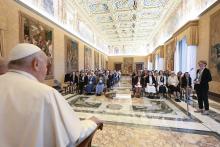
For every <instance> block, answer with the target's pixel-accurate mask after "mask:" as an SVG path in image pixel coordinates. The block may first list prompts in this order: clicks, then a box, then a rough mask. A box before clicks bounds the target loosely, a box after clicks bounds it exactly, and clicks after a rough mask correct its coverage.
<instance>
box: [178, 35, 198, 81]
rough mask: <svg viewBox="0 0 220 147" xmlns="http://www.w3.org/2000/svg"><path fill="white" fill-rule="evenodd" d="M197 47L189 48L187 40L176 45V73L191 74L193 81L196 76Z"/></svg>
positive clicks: (184, 39)
mask: <svg viewBox="0 0 220 147" xmlns="http://www.w3.org/2000/svg"><path fill="white" fill-rule="evenodd" d="M196 53H197V46H187V42H186V38H185V37H184V38H183V39H182V40H181V41H179V42H177V44H176V51H175V55H174V71H175V72H176V73H177V72H178V71H182V72H183V73H184V72H189V73H190V75H191V77H192V79H194V78H195V76H196Z"/></svg>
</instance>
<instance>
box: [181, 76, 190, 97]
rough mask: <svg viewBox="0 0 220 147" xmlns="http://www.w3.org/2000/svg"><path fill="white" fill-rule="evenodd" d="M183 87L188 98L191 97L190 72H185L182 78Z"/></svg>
mask: <svg viewBox="0 0 220 147" xmlns="http://www.w3.org/2000/svg"><path fill="white" fill-rule="evenodd" d="M181 81H182V82H181V87H182V88H183V89H184V91H185V94H186V97H188V96H190V93H191V89H192V79H191V77H190V74H189V73H188V72H185V73H184V75H183V77H182V78H181Z"/></svg>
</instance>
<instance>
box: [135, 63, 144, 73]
mask: <svg viewBox="0 0 220 147" xmlns="http://www.w3.org/2000/svg"><path fill="white" fill-rule="evenodd" d="M135 67H136V71H139V70H143V69H144V68H143V67H144V63H143V62H139V63H135Z"/></svg>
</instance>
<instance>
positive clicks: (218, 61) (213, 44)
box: [209, 10, 220, 82]
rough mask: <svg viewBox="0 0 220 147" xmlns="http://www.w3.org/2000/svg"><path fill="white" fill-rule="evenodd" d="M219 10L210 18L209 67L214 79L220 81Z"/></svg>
mask: <svg viewBox="0 0 220 147" xmlns="http://www.w3.org/2000/svg"><path fill="white" fill-rule="evenodd" d="M219 24H220V10H219V11H217V12H216V13H214V14H213V15H212V16H211V18H210V58H209V68H210V71H211V73H212V78H213V80H214V81H218V82H220V27H219Z"/></svg>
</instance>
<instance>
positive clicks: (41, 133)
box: [0, 70, 97, 147]
mask: <svg viewBox="0 0 220 147" xmlns="http://www.w3.org/2000/svg"><path fill="white" fill-rule="evenodd" d="M96 127H97V125H96V124H95V123H94V122H93V121H91V120H85V121H80V120H79V118H78V117H77V116H76V114H75V113H74V111H73V110H72V108H71V107H70V105H69V104H68V103H67V102H66V100H65V99H64V98H63V96H62V95H60V94H59V93H58V92H57V91H56V90H55V89H53V88H51V87H49V86H47V85H45V84H42V83H40V82H38V80H37V79H36V78H35V77H34V76H32V75H31V74H28V73H26V72H23V71H18V70H12V71H9V72H8V73H6V74H4V75H1V76H0V146H1V147H65V146H68V147H70V146H76V144H77V143H79V142H80V141H82V140H83V139H84V138H85V137H87V136H88V135H89V134H91V132H93V131H94V130H95V128H96Z"/></svg>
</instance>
